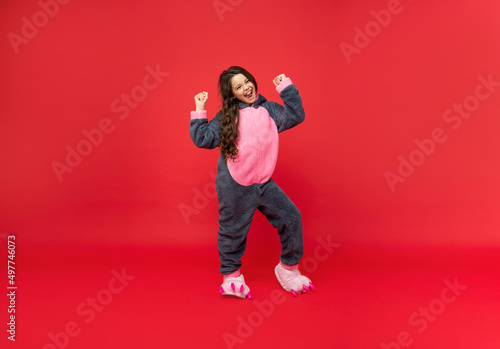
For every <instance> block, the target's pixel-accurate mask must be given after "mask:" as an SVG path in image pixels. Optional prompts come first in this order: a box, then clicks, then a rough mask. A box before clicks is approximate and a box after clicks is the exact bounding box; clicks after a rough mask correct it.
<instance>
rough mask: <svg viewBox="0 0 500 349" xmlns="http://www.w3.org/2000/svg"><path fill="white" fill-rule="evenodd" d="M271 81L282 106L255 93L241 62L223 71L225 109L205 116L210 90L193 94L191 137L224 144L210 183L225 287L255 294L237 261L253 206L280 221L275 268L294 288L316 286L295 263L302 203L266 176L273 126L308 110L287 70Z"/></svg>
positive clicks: (279, 127) (272, 159) (203, 144)
mask: <svg viewBox="0 0 500 349" xmlns="http://www.w3.org/2000/svg"><path fill="white" fill-rule="evenodd" d="M273 82H274V85H275V86H276V90H277V91H278V93H279V94H280V97H281V99H282V100H283V102H284V104H285V107H283V106H281V105H280V104H278V103H276V102H268V101H267V100H266V98H265V97H264V96H262V95H259V94H257V82H256V81H255V79H254V77H253V76H252V74H250V73H249V72H248V71H246V70H245V69H243V68H241V67H238V66H232V67H230V68H229V69H227V70H225V71H224V72H222V74H221V75H220V77H219V94H220V97H221V99H222V110H220V111H219V112H218V113H217V115H216V116H215V117H214V118H213V119H212V120H210V122H208V119H207V112H206V110H205V104H206V103H207V99H208V93H207V92H200V93H198V94H197V95H196V96H195V97H194V100H195V104H196V111H192V112H191V126H190V129H189V133H190V135H191V139H192V140H193V142H194V144H195V145H196V146H198V147H200V148H207V149H213V148H216V147H219V148H220V150H221V156H220V158H219V161H218V164H217V177H216V179H215V186H216V190H217V197H218V199H219V214H220V217H219V232H218V233H219V238H218V247H219V258H220V263H221V267H220V272H221V274H222V275H223V283H222V285H221V287H220V290H219V292H220V293H221V294H222V295H233V296H237V297H240V298H246V297H248V299H251V298H252V294H251V292H250V288H249V287H248V286H247V285H246V283H245V278H244V277H243V274H241V273H240V270H239V268H240V267H241V261H240V259H241V258H242V257H243V254H244V253H245V248H246V239H247V233H248V230H249V229H250V224H251V222H252V218H253V215H254V213H255V210H256V209H258V210H259V211H260V212H262V213H263V214H264V215H265V216H266V218H267V219H268V220H269V222H270V223H271V224H272V225H273V226H274V227H275V228H277V229H278V234H279V236H280V241H281V249H282V251H281V256H280V262H279V263H278V265H277V266H276V268H275V275H276V278H277V279H278V281H279V283H280V284H281V286H282V287H283V288H284V289H285V290H286V291H288V292H291V293H292V294H293V295H294V296H297V294H300V293H303V292H307V291H309V290H314V285H313V284H312V282H311V280H310V279H309V278H307V277H305V276H303V275H301V273H300V272H299V270H298V264H299V261H300V259H301V258H302V255H303V253H304V249H303V244H302V218H301V215H300V211H299V210H298V209H297V207H296V206H295V205H294V203H293V202H292V201H291V200H290V199H289V198H288V196H286V194H285V193H284V192H283V191H282V190H281V189H280V188H279V187H278V185H276V183H275V182H274V180H273V179H272V178H271V175H272V174H273V172H274V168H275V166H276V160H277V157H278V133H279V132H282V131H285V130H288V129H289V128H292V127H294V126H296V125H298V124H300V123H301V122H302V121H304V117H305V114H304V109H303V108H302V99H301V97H300V95H299V91H298V90H297V88H296V87H295V85H293V84H292V81H291V80H290V78H287V77H286V76H285V75H284V74H281V75H278V76H277V77H276V78H275V79H274V81H273Z"/></svg>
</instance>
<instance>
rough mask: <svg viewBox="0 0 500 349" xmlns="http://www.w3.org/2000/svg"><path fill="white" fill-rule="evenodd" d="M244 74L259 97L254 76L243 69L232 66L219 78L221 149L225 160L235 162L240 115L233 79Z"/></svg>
mask: <svg viewBox="0 0 500 349" xmlns="http://www.w3.org/2000/svg"><path fill="white" fill-rule="evenodd" d="M238 74H243V75H244V76H245V77H246V78H247V79H248V80H249V81H250V82H252V83H253V84H254V86H255V95H257V82H256V81H255V78H254V77H253V75H252V74H250V73H249V72H248V71H246V70H245V69H244V68H242V67H238V66H231V67H229V69H227V70H224V71H223V72H222V74H221V75H220V77H219V95H220V98H221V100H222V130H221V132H220V134H219V137H220V145H219V148H220V150H221V151H222V152H223V154H224V159H225V160H226V161H227V159H231V160H233V161H234V159H235V157H236V154H238V148H237V147H236V141H237V139H238V124H239V115H240V106H239V103H240V101H239V99H238V98H236V97H235V96H234V94H233V88H232V86H231V79H232V78H233V76H235V75H238Z"/></svg>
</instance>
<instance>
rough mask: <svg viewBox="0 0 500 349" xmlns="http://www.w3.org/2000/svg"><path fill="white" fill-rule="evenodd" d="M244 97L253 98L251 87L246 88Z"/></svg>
mask: <svg viewBox="0 0 500 349" xmlns="http://www.w3.org/2000/svg"><path fill="white" fill-rule="evenodd" d="M244 96H245V98H246V99H253V89H250V90H248V92H247V93H245V94H244Z"/></svg>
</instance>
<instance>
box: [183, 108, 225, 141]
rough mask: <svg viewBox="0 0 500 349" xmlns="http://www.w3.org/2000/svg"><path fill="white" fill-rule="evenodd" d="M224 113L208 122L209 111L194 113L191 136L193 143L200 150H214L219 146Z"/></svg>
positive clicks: (218, 114) (192, 113) (190, 128)
mask: <svg viewBox="0 0 500 349" xmlns="http://www.w3.org/2000/svg"><path fill="white" fill-rule="evenodd" d="M221 116H222V112H220V111H219V112H218V113H217V115H216V116H215V117H214V118H213V119H212V120H210V122H209V121H208V118H207V111H206V110H201V111H192V112H191V125H190V127H189V134H190V136H191V139H192V140H193V143H194V144H195V145H196V146H197V147H199V148H206V149H214V148H217V147H218V146H219V143H220V139H219V133H220V128H221Z"/></svg>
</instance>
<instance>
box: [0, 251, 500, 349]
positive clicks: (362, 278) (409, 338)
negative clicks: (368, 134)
mask: <svg viewBox="0 0 500 349" xmlns="http://www.w3.org/2000/svg"><path fill="white" fill-rule="evenodd" d="M318 246H319V245H318ZM318 246H312V245H310V246H309V249H308V250H309V252H310V253H308V254H307V253H306V257H305V258H308V259H307V264H306V266H305V268H306V269H307V270H308V271H309V273H306V274H308V275H309V276H310V277H311V279H313V281H314V283H315V285H316V291H315V292H313V293H311V294H306V295H301V296H299V297H297V298H294V297H293V296H292V295H291V294H289V293H286V292H284V291H283V290H282V289H280V286H279V284H278V283H277V281H276V279H275V277H274V275H273V267H274V265H275V262H276V261H275V258H274V256H273V254H272V253H268V252H263V253H260V254H258V253H257V252H255V251H256V249H254V248H252V249H249V250H248V251H247V254H246V255H245V257H244V258H245V259H244V269H243V273H244V274H245V277H246V279H247V282H248V284H249V286H250V287H251V289H252V294H253V296H254V298H253V299H252V300H240V299H229V298H223V297H221V296H220V295H219V294H218V287H219V284H220V276H219V274H218V269H217V268H218V261H217V251H216V249H214V250H213V251H212V253H211V252H210V251H207V250H206V249H204V250H201V249H196V248H178V249H176V250H173V249H171V248H170V249H169V248H160V247H156V248H140V249H121V250H120V249H117V248H100V249H98V248H93V249H92V248H89V249H84V248H81V249H80V250H78V251H74V250H73V251H71V249H70V248H69V249H67V250H64V251H61V250H59V251H51V252H48V251H42V250H40V251H39V254H38V255H37V254H36V253H35V251H30V252H29V257H28V255H27V253H23V251H22V250H19V251H18V255H17V258H18V260H19V263H18V276H17V283H18V286H19V289H18V294H17V300H16V301H17V325H16V326H17V332H16V342H15V343H11V342H10V341H7V339H6V338H5V337H6V334H5V332H4V334H3V337H4V338H2V342H4V343H5V342H7V343H8V346H7V347H9V348H10V347H12V348H44V349H54V348H69V349H77V348H276V347H283V348H391V349H392V348H407V347H409V348H415V349H416V348H467V349H470V348H499V347H500V332H499V331H498V328H499V322H500V301H499V296H498V288H499V287H498V286H500V281H499V273H498V269H497V266H498V259H499V258H498V255H497V254H495V253H494V251H486V250H479V249H477V250H474V249H470V250H452V249H446V250H445V249H443V250H436V249H430V248H428V249H426V248H415V247H413V248H399V249H397V250H396V249H393V250H380V249H378V250H377V251H374V250H371V249H370V248H368V247H363V246H356V245H348V244H341V245H340V246H338V247H334V248H331V247H330V248H331V250H330V252H326V250H325V249H323V250H320V247H318ZM214 248H215V247H214ZM315 248H316V249H315ZM315 250H316V251H318V254H317V255H316V257H315V256H314V251H315ZM303 261H306V259H304V260H303ZM304 273H305V272H304ZM117 275H121V276H118V277H117ZM4 319H5V318H4ZM51 338H52V339H51ZM397 341H399V344H398V343H397ZM2 347H6V346H4V345H2Z"/></svg>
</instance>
